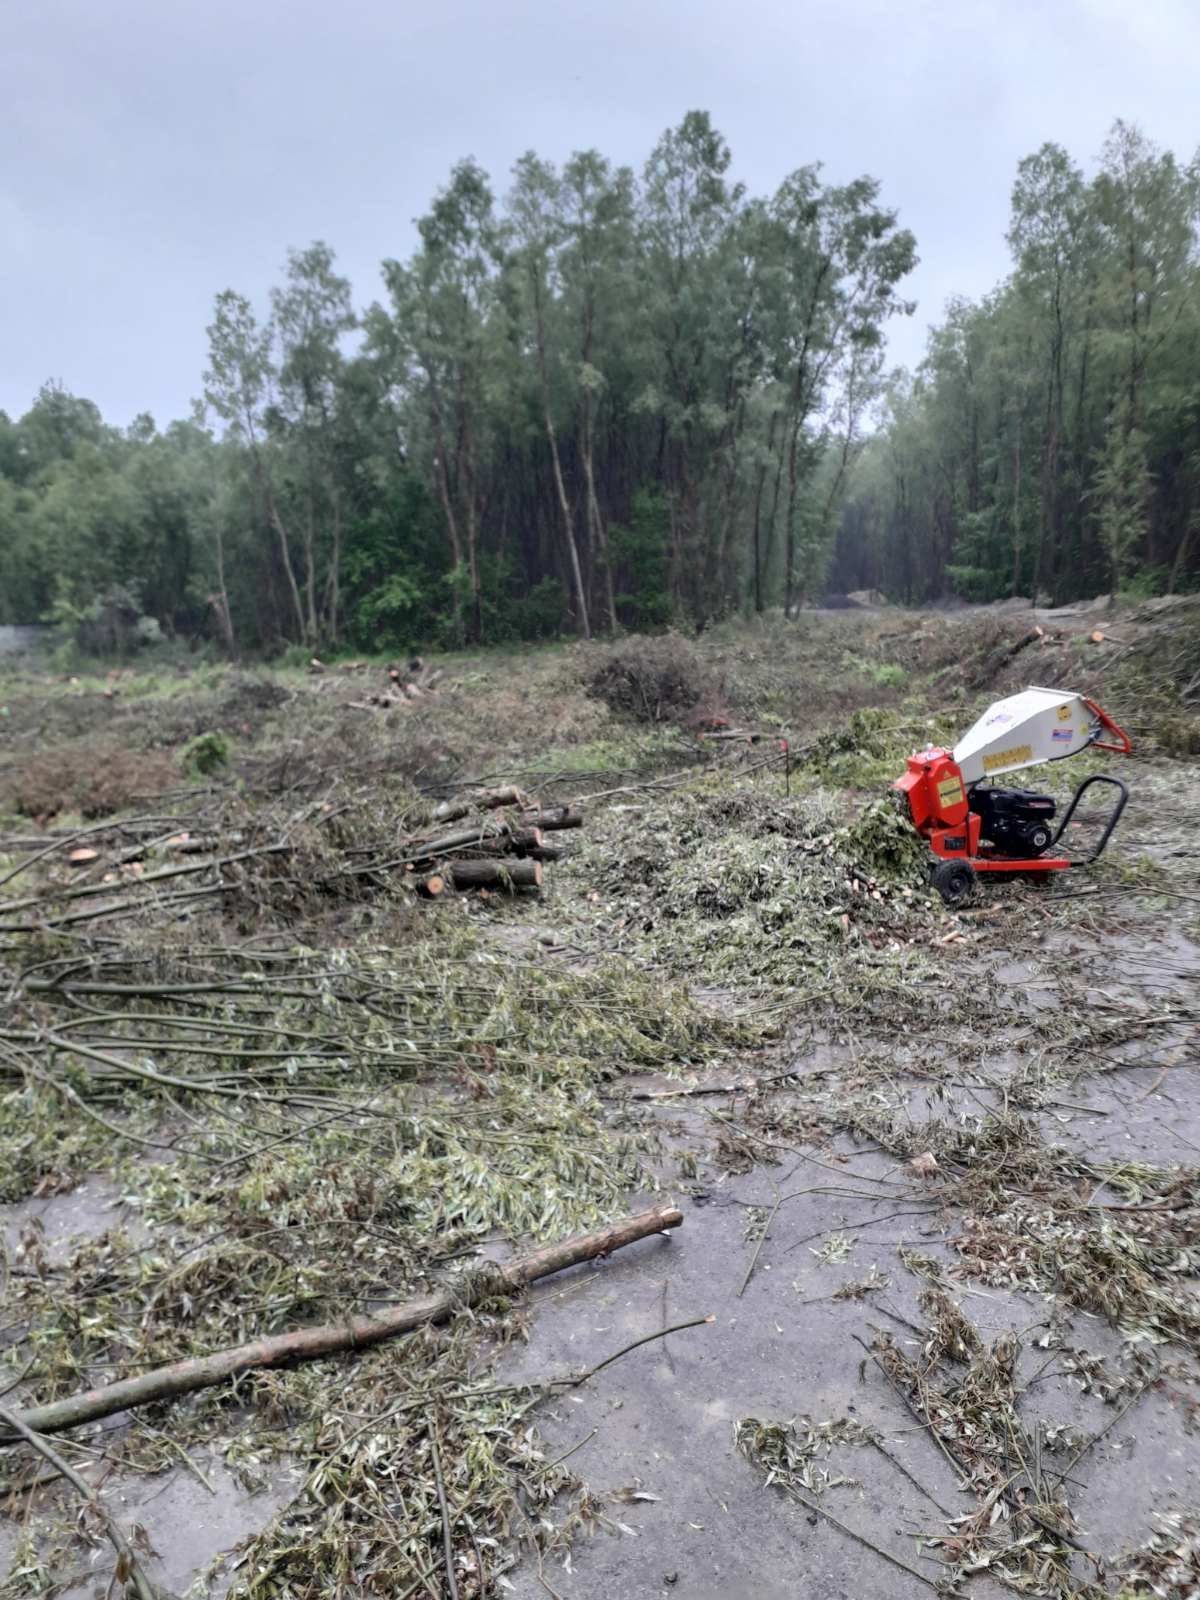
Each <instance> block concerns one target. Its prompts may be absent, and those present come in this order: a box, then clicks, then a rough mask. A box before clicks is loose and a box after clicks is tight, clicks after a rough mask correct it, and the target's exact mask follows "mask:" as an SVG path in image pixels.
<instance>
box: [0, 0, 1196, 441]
mask: <svg viewBox="0 0 1200 1600" xmlns="http://www.w3.org/2000/svg"><path fill="white" fill-rule="evenodd" d="M3 10H4V15H3V23H2V27H0V127H2V128H3V137H2V138H0V250H2V254H0V270H2V272H3V292H2V293H0V407H2V408H4V409H5V410H7V411H8V412H9V413H10V414H19V413H20V412H21V411H23V410H24V409H25V408H26V406H27V405H28V404H29V402H30V401H31V399H32V398H33V395H34V394H35V392H36V390H37V388H38V386H39V385H40V384H41V383H42V382H43V381H44V380H45V379H47V378H54V379H58V380H61V381H62V382H63V383H64V384H66V385H67V387H68V388H70V389H71V390H73V391H74V392H76V393H77V394H82V395H87V396H89V397H90V398H92V399H94V400H95V401H96V402H97V403H98V404H99V405H100V407H101V409H102V410H103V412H104V413H105V415H106V417H108V418H109V419H110V420H111V421H114V422H118V423H126V422H128V421H129V420H130V419H131V418H132V417H133V416H134V415H135V414H136V413H137V412H139V411H142V410H149V411H151V412H152V413H153V414H154V416H155V418H156V420H157V421H158V422H159V423H160V425H162V424H165V423H166V422H167V421H169V420H170V419H171V418H172V417H174V416H180V415H184V414H185V413H186V412H187V409H188V406H189V403H190V400H191V398H192V397H193V396H194V395H196V394H197V393H198V392H199V388H200V374H201V371H202V369H203V364H204V346H205V339H204V327H205V323H206V321H207V320H208V317H209V313H210V308H211V304H212V297H213V295H214V293H215V292H216V291H217V290H219V289H222V288H225V287H227V286H232V287H235V288H237V289H240V290H242V291H243V292H244V293H246V294H248V295H250V296H251V297H252V298H254V299H255V300H256V301H259V302H264V301H265V297H266V292H267V290H268V288H269V286H270V285H271V283H272V282H274V281H276V279H277V278H278V275H279V271H280V267H281V263H282V261H283V259H284V256H285V253H286V250H287V247H288V246H289V245H303V244H307V243H309V242H310V241H311V240H312V239H314V238H324V239H327V240H328V241H329V242H330V244H332V245H333V247H334V249H335V250H336V251H337V253H338V258H339V261H340V264H341V267H342V270H343V271H344V272H346V273H347V274H348V275H349V276H350V278H351V279H352V281H353V283H354V287H355V292H356V296H357V298H358V300H359V302H360V303H361V304H364V305H365V304H367V303H369V301H370V300H371V299H373V298H375V297H376V296H377V294H378V293H379V278H378V264H379V262H380V260H381V259H382V258H383V257H384V256H388V255H402V254H404V253H406V252H407V250H408V249H409V248H410V246H411V242H412V238H413V227H412V219H413V218H414V217H415V216H417V215H419V214H420V212H421V211H422V210H423V209H424V208H425V207H426V205H427V203H428V201H429V198H430V196H431V195H432V193H433V191H434V190H435V188H436V187H437V186H438V185H439V184H440V183H441V182H443V181H444V179H445V177H446V174H447V172H448V170H449V167H450V165H451V163H452V162H453V161H455V160H456V159H457V158H458V157H460V156H464V155H474V156H475V157H476V158H477V159H478V160H479V161H480V162H482V163H483V165H484V166H485V167H487V168H488V169H489V171H490V172H491V173H492V174H493V177H494V178H495V179H496V181H497V186H498V187H499V188H501V189H502V188H503V187H505V185H506V181H507V171H508V168H509V167H510V166H511V164H512V162H513V160H514V159H515V157H516V156H518V155H519V154H520V153H521V152H522V151H523V150H526V149H528V148H531V147H532V148H534V149H536V150H537V151H538V152H539V154H541V155H543V156H546V157H549V158H552V159H562V158H564V157H565V156H567V155H568V154H569V153H570V152H571V151H572V150H574V149H581V148H586V147H589V146H596V147H597V148H599V149H600V150H601V151H603V152H604V153H605V154H606V155H608V156H610V157H611V158H613V159H614V160H615V161H618V162H628V163H632V164H635V165H640V164H641V162H642V160H643V159H644V158H645V156H646V154H647V153H648V151H649V149H650V147H651V145H652V144H653V142H654V140H655V138H656V137H657V135H658V134H659V132H660V131H661V130H662V129H663V128H664V127H666V126H668V125H669V124H672V123H674V122H677V121H678V120H679V118H680V117H681V116H682V115H683V113H684V112H685V111H687V110H689V109H691V108H693V107H696V108H703V109H706V110H708V111H710V112H711V113H712V115H713V118H714V120H715V122H716V124H717V126H718V127H719V128H720V129H721V130H722V132H723V133H724V134H725V137H726V138H727V139H728V141H729V143H730V145H731V147H732V149H733V156H734V170H735V173H736V175H737V176H738V177H740V178H741V179H743V180H744V181H745V182H746V184H747V185H748V186H749V188H750V189H751V190H752V191H759V192H761V191H764V190H768V189H770V188H772V187H773V186H774V185H775V184H776V183H777V182H778V181H779V179H780V178H781V177H783V176H784V174H785V173H787V172H789V171H790V170H791V169H792V168H794V167H796V166H799V165H802V164H803V163H806V162H809V161H814V160H821V161H823V162H824V163H825V166H826V171H827V174H828V176H829V177H830V178H831V179H834V180H839V181H840V180H845V179H848V178H850V177H853V176H856V175H857V174H859V173H861V172H869V173H872V174H874V175H875V176H876V177H878V178H879V179H881V180H882V183H883V194H884V197H885V199H886V201H887V202H888V203H889V204H891V205H893V206H895V207H896V208H898V210H899V211H900V214H901V217H902V219H903V221H904V222H905V223H906V224H907V225H908V226H910V227H911V228H912V229H913V230H914V232H915V233H916V236H917V242H918V247H919V250H920V255H921V265H920V267H919V268H918V269H917V271H916V272H915V273H914V275H913V277H912V279H911V280H910V293H911V295H912V296H913V297H914V298H916V299H917V300H918V301H919V308H918V312H917V315H916V317H915V318H914V319H913V320H912V322H911V323H908V324H905V325H904V326H902V327H898V328H896V329H894V331H893V336H892V350H893V354H894V356H895V358H896V359H897V360H902V361H905V362H908V363H912V362H915V361H916V360H918V359H919V358H920V355H921V352H922V349H923V346H924V338H925V328H926V326H927V324H928V323H929V322H930V321H931V320H932V321H936V320H937V318H938V316H939V313H940V309H941V307H942V305H943V304H944V302H945V300H946V297H947V296H948V295H951V294H956V293H961V294H968V295H978V294H980V293H982V292H984V291H985V290H986V289H988V288H989V287H990V286H991V285H992V284H993V283H994V282H995V281H996V280H997V278H998V277H1000V276H1001V275H1002V274H1003V273H1004V272H1005V271H1006V269H1007V252H1006V248H1005V244H1004V230H1005V225H1006V216H1007V207H1008V193H1009V188H1010V185H1011V182H1012V178H1013V173H1014V169H1015V166H1016V163H1017V161H1018V159H1019V158H1020V157H1021V156H1022V155H1023V154H1026V153H1027V152H1029V151H1031V150H1034V149H1036V148H1037V146H1038V145H1039V144H1041V143H1042V142H1043V141H1044V140H1046V139H1054V140H1058V141H1060V142H1061V143H1063V144H1065V145H1067V146H1068V147H1069V148H1070V149H1071V151H1072V152H1073V153H1074V154H1075V155H1076V156H1077V157H1079V158H1080V159H1081V160H1084V161H1085V162H1090V161H1091V160H1092V159H1093V158H1094V157H1095V155H1096V154H1097V152H1098V151H1099V148H1100V145H1101V143H1102V141H1103V138H1104V135H1105V132H1106V130H1107V128H1108V126H1109V124H1110V123H1111V121H1112V120H1113V118H1114V117H1116V116H1124V117H1126V118H1128V119H1130V120H1132V121H1135V122H1138V123H1140V124H1141V126H1142V127H1143V128H1144V129H1145V130H1146V132H1148V133H1149V134H1150V136H1151V137H1152V138H1154V139H1156V140H1157V141H1158V142H1160V143H1162V144H1164V145H1167V146H1170V147H1171V148H1173V149H1175V150H1176V151H1177V152H1179V153H1180V154H1181V155H1182V156H1185V157H1189V156H1190V155H1191V154H1192V153H1193V151H1194V148H1195V146H1196V144H1197V142H1198V141H1200V93H1198V92H1197V80H1196V73H1197V64H1198V63H1200V3H1197V0H828V3H821V4H818V3H815V0H774V3H770V0H589V3H587V4H584V3H582V0H515V3H514V0H508V3H504V0H500V3H490V4H489V3H487V0H429V3H427V4H422V5H416V4H413V3H412V0H337V3H331V0H106V3H105V4H103V5H97V4H95V3H94V0H7V4H6V5H5V6H4V8H3Z"/></svg>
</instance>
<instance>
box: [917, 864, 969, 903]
mask: <svg viewBox="0 0 1200 1600" xmlns="http://www.w3.org/2000/svg"><path fill="white" fill-rule="evenodd" d="M929 881H930V882H931V883H932V884H933V887H934V888H935V889H936V890H937V892H938V893H939V894H940V895H941V897H942V899H943V900H944V901H945V902H946V904H947V905H948V906H949V907H950V909H951V910H952V911H953V910H955V909H956V908H957V907H958V906H964V905H966V903H967V901H968V900H972V899H974V897H975V889H976V886H977V883H978V880H977V878H976V875H975V868H974V867H973V866H972V865H971V863H970V862H969V861H942V862H940V863H939V864H938V865H937V866H936V867H935V868H934V869H933V876H932V877H931V878H930V880H929Z"/></svg>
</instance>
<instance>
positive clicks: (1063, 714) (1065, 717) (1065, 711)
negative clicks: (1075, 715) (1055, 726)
mask: <svg viewBox="0 0 1200 1600" xmlns="http://www.w3.org/2000/svg"><path fill="white" fill-rule="evenodd" d="M1058 720H1059V721H1060V722H1070V720H1071V708H1070V706H1059V708H1058Z"/></svg>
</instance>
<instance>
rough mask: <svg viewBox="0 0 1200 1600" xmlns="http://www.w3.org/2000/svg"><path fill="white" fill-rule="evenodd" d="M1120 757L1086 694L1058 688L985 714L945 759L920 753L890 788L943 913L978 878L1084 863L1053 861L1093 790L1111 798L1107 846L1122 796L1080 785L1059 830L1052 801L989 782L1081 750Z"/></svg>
mask: <svg viewBox="0 0 1200 1600" xmlns="http://www.w3.org/2000/svg"><path fill="white" fill-rule="evenodd" d="M1092 748H1094V749H1097V750H1115V751H1119V752H1120V753H1121V754H1123V755H1128V754H1129V750H1130V744H1129V739H1128V736H1127V735H1126V734H1125V733H1123V732H1122V730H1121V729H1120V728H1118V726H1117V725H1116V723H1115V722H1114V721H1113V720H1112V718H1111V717H1110V716H1109V715H1108V714H1107V712H1105V711H1103V710H1101V708H1100V707H1099V706H1098V705H1097V704H1096V702H1095V701H1094V700H1089V699H1088V698H1087V697H1086V696H1085V695H1079V694H1069V693H1063V692H1062V691H1061V690H1058V689H1024V690H1022V692H1021V693H1020V694H1014V695H1010V696H1009V698H1008V699H1007V700H998V701H997V702H996V704H995V705H993V706H989V707H988V709H987V710H986V711H985V712H984V714H983V716H982V717H980V719H979V721H978V722H977V723H976V724H975V726H974V727H973V728H972V729H971V730H970V732H969V733H968V734H966V736H965V737H964V738H962V739H961V740H960V741H959V743H958V744H957V745H956V746H955V748H954V750H953V751H950V750H942V749H930V750H919V751H918V752H917V753H916V754H915V755H912V756H909V758H908V770H907V772H906V773H905V774H904V776H903V777H902V778H898V779H897V780H896V783H895V784H894V786H893V787H894V788H895V789H896V790H897V791H898V792H899V795H900V797H901V803H902V804H904V805H905V806H906V808H907V811H908V814H909V817H910V819H911V821H912V823H913V826H914V827H915V828H916V829H917V831H918V832H919V833H920V834H921V835H922V836H923V837H924V838H925V839H927V840H928V841H929V847H930V849H931V850H932V852H933V855H934V858H935V865H934V871H933V884H934V887H935V888H937V890H938V891H939V893H940V894H941V896H942V898H943V899H944V900H945V901H946V902H947V903H948V904H950V905H955V904H958V903H959V902H960V901H962V900H964V899H965V898H966V897H967V896H968V895H969V894H970V893H971V892H972V890H973V889H974V886H975V882H976V877H975V875H976V873H977V872H1034V873H1046V872H1061V871H1063V870H1064V869H1065V868H1067V867H1073V866H1082V865H1084V862H1082V861H1077V860H1075V859H1073V858H1071V857H1068V856H1065V855H1060V854H1057V853H1054V846H1056V845H1057V844H1058V842H1059V840H1060V839H1061V838H1062V837H1063V834H1064V833H1065V831H1066V829H1067V828H1068V827H1069V826H1070V824H1071V821H1072V820H1073V818H1074V816H1075V812H1076V808H1077V807H1078V805H1079V801H1080V800H1081V798H1082V797H1083V795H1084V794H1085V793H1086V792H1087V790H1088V789H1090V788H1092V787H1093V786H1094V785H1097V784H1099V785H1104V786H1107V787H1109V788H1110V789H1112V790H1113V791H1114V799H1113V805H1112V808H1111V810H1110V811H1109V813H1108V814H1107V816H1106V817H1105V818H1104V819H1103V822H1102V831H1101V834H1100V838H1099V842H1098V843H1097V844H1096V845H1095V846H1094V848H1093V849H1092V852H1091V854H1090V855H1089V856H1088V857H1087V858H1086V859H1087V861H1094V860H1095V859H1096V857H1097V856H1098V855H1099V854H1100V852H1101V851H1102V850H1103V849H1104V847H1105V845H1106V844H1107V843H1108V841H1109V838H1110V836H1111V834H1112V831H1113V829H1114V828H1115V827H1116V825H1117V819H1118V818H1119V817H1120V815H1121V812H1122V811H1123V810H1124V809H1125V802H1126V800H1128V798H1129V792H1128V790H1127V789H1126V787H1125V785H1124V784H1123V783H1122V782H1121V780H1120V779H1119V778H1109V777H1103V776H1100V775H1096V776H1094V777H1091V778H1085V779H1084V781H1083V783H1081V784H1080V785H1079V787H1078V789H1076V791H1075V793H1074V795H1073V796H1072V798H1071V801H1070V804H1069V805H1068V807H1067V810H1066V812H1065V814H1064V815H1063V817H1062V820H1061V821H1060V822H1059V824H1058V826H1057V828H1055V827H1054V826H1053V823H1054V817H1055V813H1056V811H1057V809H1058V807H1057V803H1056V802H1055V800H1054V798H1053V797H1052V796H1051V795H1046V794H1036V793H1035V792H1034V791H1033V790H1031V789H1008V788H1001V787H1000V786H999V785H997V784H995V783H993V782H991V781H990V780H992V779H995V778H999V777H1001V776H1003V774H1005V773H1006V772H1017V771H1019V770H1020V769H1021V768H1022V767H1033V766H1038V765H1039V764H1040V763H1041V762H1043V761H1061V760H1063V759H1064V758H1065V757H1067V756H1073V755H1078V753H1079V752H1080V751H1081V750H1087V749H1092Z"/></svg>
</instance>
